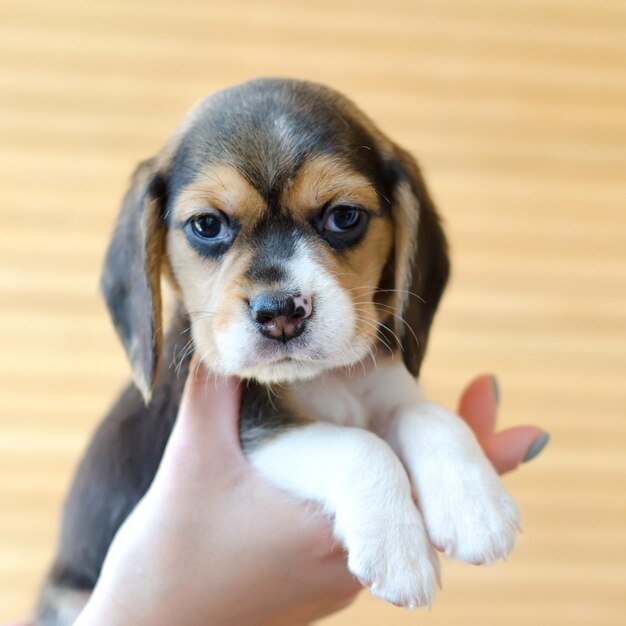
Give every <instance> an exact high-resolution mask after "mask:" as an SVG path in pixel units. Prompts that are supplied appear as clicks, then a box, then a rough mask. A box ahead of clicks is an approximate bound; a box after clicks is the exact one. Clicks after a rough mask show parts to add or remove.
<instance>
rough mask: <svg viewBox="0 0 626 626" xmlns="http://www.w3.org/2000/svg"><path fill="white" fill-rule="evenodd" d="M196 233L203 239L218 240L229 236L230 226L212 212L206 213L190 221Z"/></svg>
mask: <svg viewBox="0 0 626 626" xmlns="http://www.w3.org/2000/svg"><path fill="white" fill-rule="evenodd" d="M189 223H190V224H191V229H192V230H193V232H194V234H195V235H197V236H198V237H202V239H209V240H213V241H218V240H221V239H226V238H227V237H228V236H229V228H228V226H227V225H226V224H225V223H224V222H223V221H222V220H221V219H220V218H219V217H218V216H217V215H213V214H212V213H205V214H204V215H198V216H196V217H194V218H192V219H191V220H190V222H189Z"/></svg>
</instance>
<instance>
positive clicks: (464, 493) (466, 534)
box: [419, 462, 519, 565]
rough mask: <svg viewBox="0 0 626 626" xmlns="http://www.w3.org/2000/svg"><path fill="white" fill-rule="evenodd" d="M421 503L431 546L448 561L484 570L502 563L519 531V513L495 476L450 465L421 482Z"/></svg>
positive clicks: (484, 469) (479, 467) (482, 467)
mask: <svg viewBox="0 0 626 626" xmlns="http://www.w3.org/2000/svg"><path fill="white" fill-rule="evenodd" d="M420 482H421V484H420V488H419V498H420V505H421V510H422V514H423V516H424V522H425V524H426V528H427V530H428V534H429V536H430V539H431V541H432V542H433V544H434V545H435V546H436V547H437V548H438V549H440V550H442V551H443V552H445V553H446V555H448V556H450V557H453V558H457V559H460V560H462V561H467V562H468V563H474V564H476V565H480V564H483V563H491V562H492V561H495V560H497V559H504V558H505V557H506V556H507V555H508V554H509V552H511V550H512V549H513V546H514V545H515V541H516V539H517V532H518V530H519V511H518V508H517V505H516V504H515V501H514V500H513V498H512V497H511V496H510V495H509V494H508V493H507V491H506V490H505V489H504V487H503V486H502V483H501V482H500V480H499V478H498V476H497V475H496V473H495V471H494V470H493V469H492V468H491V466H490V465H488V464H487V463H486V462H485V464H482V463H481V464H474V463H451V464H449V465H448V466H447V467H442V466H440V467H439V472H438V476H437V477H433V478H432V480H431V481H420Z"/></svg>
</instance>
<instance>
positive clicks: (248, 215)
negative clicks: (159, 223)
mask: <svg viewBox="0 0 626 626" xmlns="http://www.w3.org/2000/svg"><path fill="white" fill-rule="evenodd" d="M208 207H212V208H214V209H217V210H219V211H222V212H223V213H225V214H226V215H228V216H229V217H233V218H235V219H236V220H237V221H239V223H240V224H242V226H247V227H252V226H253V225H254V224H256V222H258V221H259V219H261V217H262V216H263V215H264V214H265V212H266V211H267V204H266V202H265V200H263V198H262V197H261V195H260V194H259V192H258V191H257V190H256V189H255V188H254V187H253V186H252V185H251V184H250V183H249V182H248V181H247V180H246V179H245V178H244V177H243V176H242V175H241V173H240V172H239V171H238V170H237V169H236V168H234V167H231V166H227V165H219V166H215V165H208V166H206V167H205V168H204V169H203V170H202V172H201V174H200V179H199V180H196V181H194V182H192V183H190V184H189V185H187V186H186V187H185V188H184V189H183V190H182V191H181V193H180V194H179V196H178V198H177V199H176V205H175V207H174V216H175V219H176V220H180V221H184V220H186V219H188V218H190V217H192V216H193V215H195V214H196V213H198V212H202V210H203V209H204V208H208Z"/></svg>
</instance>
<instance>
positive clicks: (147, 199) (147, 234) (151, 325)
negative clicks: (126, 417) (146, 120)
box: [101, 159, 165, 404]
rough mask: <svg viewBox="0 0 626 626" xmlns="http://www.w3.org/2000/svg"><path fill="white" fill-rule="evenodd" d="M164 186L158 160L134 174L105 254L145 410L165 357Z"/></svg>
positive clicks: (116, 314) (105, 284)
mask: <svg viewBox="0 0 626 626" xmlns="http://www.w3.org/2000/svg"><path fill="white" fill-rule="evenodd" d="M164 196H165V183H164V179H163V177H162V176H161V175H160V174H158V173H157V172H156V165H155V160H154V159H151V160H148V161H144V162H143V163H141V164H140V165H139V167H138V168H137V170H136V171H135V173H134V175H133V178H132V181H131V185H130V188H129V189H128V191H127V192H126V196H125V197H124V200H123V202H122V206H121V209H120V213H119V216H118V218H117V223H116V226H115V230H114V232H113V237H112V239H111V243H110V244H109V248H108V251H107V254H106V258H105V262H104V269H103V272H102V280H101V287H102V292H103V294H104V298H105V300H106V303H107V306H108V308H109V313H110V314H111V318H112V319H113V323H114V325H115V329H116V330H117V333H118V335H119V337H120V339H121V340H122V343H123V344H124V348H125V349H126V354H127V356H128V359H129V361H130V364H131V368H132V372H133V379H134V381H135V384H136V385H137V387H138V388H139V391H141V394H142V395H143V397H144V400H145V402H146V404H147V403H148V402H149V401H150V396H151V393H152V386H153V384H154V382H155V378H156V375H157V371H158V364H159V357H160V353H161V342H162V335H163V333H162V329H161V280H160V279H161V262H162V257H163V249H164V245H165V222H164V219H165V218H164V211H162V206H163V204H164Z"/></svg>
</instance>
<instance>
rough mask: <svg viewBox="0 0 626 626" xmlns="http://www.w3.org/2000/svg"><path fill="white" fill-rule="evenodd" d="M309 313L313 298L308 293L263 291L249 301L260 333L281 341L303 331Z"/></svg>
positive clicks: (286, 340) (311, 308)
mask: <svg viewBox="0 0 626 626" xmlns="http://www.w3.org/2000/svg"><path fill="white" fill-rule="evenodd" d="M311 313H313V299H312V297H311V296H309V295H301V294H298V295H291V294H286V293H263V294H261V295H258V296H256V297H255V298H253V299H252V300H251V301H250V315H251V317H252V319H253V321H254V322H256V324H257V325H258V327H259V330H260V331H261V334H263V335H264V336H265V337H268V338H270V339H276V340H277V341H282V342H283V343H287V342H288V341H289V340H291V339H295V338H296V337H299V336H300V335H301V334H302V333H303V332H304V329H305V327H306V320H307V319H308V318H309V317H310V316H311Z"/></svg>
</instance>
